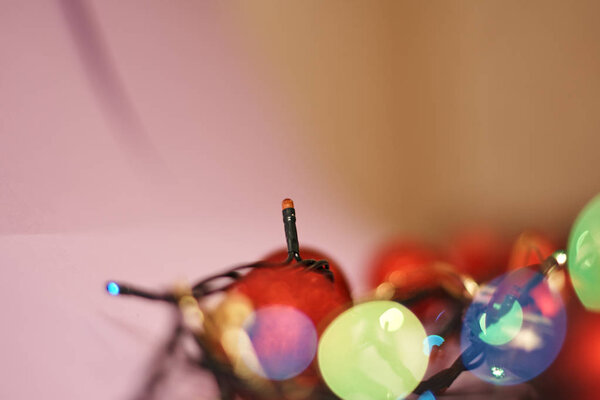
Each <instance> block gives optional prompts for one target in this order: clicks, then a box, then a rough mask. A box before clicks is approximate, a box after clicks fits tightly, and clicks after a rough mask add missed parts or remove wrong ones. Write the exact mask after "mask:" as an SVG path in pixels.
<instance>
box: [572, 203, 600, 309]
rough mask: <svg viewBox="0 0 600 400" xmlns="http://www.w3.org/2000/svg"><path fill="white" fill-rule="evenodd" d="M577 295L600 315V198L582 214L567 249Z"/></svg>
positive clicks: (586, 207) (575, 224)
mask: <svg viewBox="0 0 600 400" xmlns="http://www.w3.org/2000/svg"><path fill="white" fill-rule="evenodd" d="M567 250H568V252H567V255H568V257H567V262H568V265H569V274H570V276H571V281H572V282H573V287H574V288H575V293H577V297H579V300H581V303H583V306H584V307H585V308H587V309H589V310H593V311H600V196H596V197H595V198H593V199H592V201H590V202H589V203H588V204H587V205H586V206H585V208H584V209H583V210H582V211H581V213H579V215H578V216H577V219H576V220H575V223H574V224H573V228H572V229H571V233H570V235H569V245H568V248H567Z"/></svg>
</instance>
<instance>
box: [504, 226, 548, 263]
mask: <svg viewBox="0 0 600 400" xmlns="http://www.w3.org/2000/svg"><path fill="white" fill-rule="evenodd" d="M556 250H558V247H557V246H556V245H555V244H554V242H552V240H550V238H548V237H547V236H546V235H544V234H542V233H540V232H535V231H525V232H523V233H522V234H520V235H519V237H518V238H517V240H516V241H515V243H514V244H513V247H512V251H511V253H510V258H509V261H508V270H509V271H512V270H514V269H517V268H521V267H526V266H528V265H533V264H539V263H541V262H542V261H544V259H546V258H547V257H549V256H551V255H552V253H554V252H555V251H556Z"/></svg>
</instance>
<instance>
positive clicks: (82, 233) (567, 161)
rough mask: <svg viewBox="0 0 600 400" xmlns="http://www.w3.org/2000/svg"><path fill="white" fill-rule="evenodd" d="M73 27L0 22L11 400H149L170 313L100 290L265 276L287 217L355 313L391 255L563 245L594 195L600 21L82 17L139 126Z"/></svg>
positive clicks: (563, 13)
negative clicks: (91, 24)
mask: <svg viewBox="0 0 600 400" xmlns="http://www.w3.org/2000/svg"><path fill="white" fill-rule="evenodd" d="M69 4H70V2H69V1H62V2H60V1H41V2H30V1H11V0H4V1H2V2H0V5H1V6H2V7H1V9H0V49H1V53H0V54H1V55H0V271H1V276H0V286H1V289H2V290H1V291H0V300H1V301H2V304H4V306H3V312H2V317H3V318H2V320H3V324H2V328H1V330H0V332H1V333H0V338H1V339H2V340H0V343H1V344H0V354H1V355H2V363H1V367H0V373H1V376H2V385H0V398H3V399H31V398H37V397H43V398H52V399H55V398H56V399H57V398H64V399H75V398H86V399H107V398H108V399H116V398H123V397H124V396H127V395H128V394H131V393H133V392H134V391H135V389H136V388H137V386H136V385H137V383H138V379H139V377H140V376H141V375H143V373H144V372H145V367H146V365H147V363H148V361H149V360H150V357H151V355H152V351H153V350H154V349H155V348H156V346H157V345H158V344H159V343H160V342H161V340H162V339H163V338H164V336H165V335H166V333H167V329H166V326H167V325H168V324H169V323H170V319H169V314H168V312H167V310H166V309H165V308H164V307H161V306H157V305H156V304H149V303H146V302H143V301H137V300H131V299H113V298H109V297H108V296H107V295H106V293H105V291H104V283H105V281H106V280H107V279H120V280H123V281H129V282H135V283H138V284H139V285H142V286H146V287H149V288H162V287H168V286H169V285H171V284H173V283H174V282H176V281H177V280H180V279H188V280H195V279H197V278H200V277H203V276H206V275H208V274H209V273H211V272H214V271H219V270H222V269H223V268H225V267H226V266H230V265H233V264H237V263H240V262H244V261H253V260H256V259H258V258H260V257H261V256H263V255H264V254H266V253H267V252H269V251H271V250H273V249H274V248H277V247H281V246H283V245H284V243H285V242H284V238H283V229H282V224H281V213H280V201H281V200H282V199H283V198H284V197H288V196H289V197H292V198H293V199H294V200H295V202H296V206H297V207H296V208H297V214H298V218H299V222H298V227H299V234H300V240H301V243H303V244H307V245H313V246H317V247H319V248H321V249H324V250H326V251H327V252H328V253H330V254H331V255H333V256H334V257H335V258H336V259H337V260H339V261H340V263H341V264H342V265H343V266H344V267H345V269H346V271H347V274H348V276H349V278H350V281H351V283H352V284H353V288H354V290H355V293H356V294H360V293H364V290H365V285H364V283H363V281H364V280H363V278H364V275H365V270H364V265H365V263H366V262H367V261H368V259H369V257H370V255H371V254H372V253H371V252H372V251H373V249H374V247H375V246H376V245H377V244H379V243H380V242H381V240H382V239H383V238H385V237H387V236H389V235H390V234H395V233H408V234H416V235H423V236H425V237H427V238H432V239H437V238H443V237H444V235H445V234H446V233H447V232H448V231H449V230H450V229H452V228H453V227H456V226H463V225H465V224H469V223H471V222H473V221H476V222H483V223H487V224H491V225H492V226H494V227H496V228H497V229H498V230H500V231H502V232H507V233H514V232H516V231H518V230H520V229H523V228H525V227H530V226H535V227H540V228H542V229H544V230H546V231H548V232H549V233H550V234H553V235H555V236H556V237H563V236H564V234H565V232H567V231H568V227H569V224H570V222H571V221H572V219H573V217H574V216H575V215H576V212H577V210H578V209H579V208H580V207H581V206H582V205H583V204H584V203H585V202H586V201H587V199H589V198H590V197H591V196H593V195H594V194H595V193H596V192H598V182H600V168H598V167H597V164H598V149H599V148H600V139H599V137H600V136H599V134H598V128H599V127H600V114H598V112H597V110H598V104H599V101H600V97H599V95H598V93H599V90H598V89H600V75H599V74H598V71H599V70H600V49H599V48H598V38H599V33H600V27H599V25H598V24H597V16H598V15H599V13H598V11H600V10H598V8H599V6H598V5H597V3H595V2H578V3H577V4H576V5H572V4H568V5H567V2H559V1H556V2H553V1H551V2H548V1H545V2H537V1H536V2H528V3H527V4H522V3H521V2H516V1H514V2H510V1H509V2H502V5H503V6H502V7H499V4H500V3H480V2H476V1H473V2H461V3H460V5H456V4H453V3H450V2H445V1H439V2H427V4H422V5H414V4H412V3H410V2H392V1H391V2H373V3H371V2H354V1H352V2H348V1H329V2H316V1H315V2H296V3H291V2H284V3H281V2H256V3H255V2H244V1H240V2H217V1H214V2H213V1H207V2H191V1H177V2H162V1H144V2H139V1H138V2H133V1H132V2H122V1H91V2H89V1H87V2H84V4H86V5H88V6H89V7H90V10H92V12H93V13H92V14H91V15H92V17H93V21H95V22H96V23H97V27H98V28H99V29H100V30H101V32H102V34H103V40H104V42H103V43H104V45H105V50H106V51H107V54H108V55H109V56H110V60H112V62H113V64H112V65H113V67H114V71H113V73H114V75H113V76H115V77H117V78H118V79H119V80H120V82H122V84H123V88H124V89H125V92H124V93H125V94H126V96H127V98H128V99H129V100H130V101H131V104H132V105H133V107H132V109H131V110H130V111H132V113H133V114H134V115H135V116H136V117H135V118H133V119H127V118H125V119H122V118H121V117H119V115H120V114H119V112H124V111H123V107H121V106H120V105H119V104H113V107H112V108H111V107H110V106H108V107H107V105H106V98H105V97H102V95H101V93H103V92H102V91H103V90H106V87H105V85H104V83H103V82H101V81H94V78H93V76H91V75H90V73H89V71H88V70H87V69H86V64H85V62H84V59H83V58H82V57H81V56H80V54H79V53H78V47H77V41H76V40H74V37H73V31H72V29H70V28H69V24H68V21H69V20H68V18H67V17H66V13H65V7H66V6H67V5H69ZM71 22H73V21H72V20H71ZM99 93H100V95H99ZM115 110H117V113H115ZM120 118H121V119H120ZM124 121H125V122H124ZM132 121H133V122H132ZM128 135H132V137H133V138H134V139H126V138H125V137H127V136H128ZM201 398H202V397H201ZM205 398H212V396H211V395H209V394H206V397H205Z"/></svg>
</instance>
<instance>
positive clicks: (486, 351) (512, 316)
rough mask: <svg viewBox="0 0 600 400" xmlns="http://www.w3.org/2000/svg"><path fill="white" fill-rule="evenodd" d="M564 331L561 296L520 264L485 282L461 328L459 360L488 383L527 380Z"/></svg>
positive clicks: (548, 360)
mask: <svg viewBox="0 0 600 400" xmlns="http://www.w3.org/2000/svg"><path fill="white" fill-rule="evenodd" d="M565 330H566V312H565V308H564V304H563V301H562V299H561V297H560V295H559V294H558V293H556V292H554V291H552V290H551V289H550V287H549V285H548V283H547V280H545V279H544V276H543V275H541V274H540V273H539V272H536V271H535V269H533V268H521V269H519V270H516V271H513V272H511V273H508V274H506V275H503V276H501V277H499V278H497V279H495V280H493V281H492V282H490V283H489V284H488V285H485V286H483V287H482V288H481V290H480V291H479V293H478V294H477V295H476V296H475V298H474V299H473V303H472V304H471V306H470V307H469V309H468V310H467V313H466V314H465V318H464V324H463V328H462V333H461V348H462V350H463V352H464V354H465V356H463V362H464V363H465V366H466V367H467V369H469V370H470V371H471V372H472V373H473V374H475V375H476V376H477V377H479V378H481V379H483V380H485V381H487V382H491V383H494V384H497V385H513V384H517V383H521V382H525V381H528V380H530V379H532V378H534V377H536V376H537V375H539V374H540V373H541V372H543V371H544V370H545V369H546V368H547V367H548V366H550V364H551V363H552V362H553V361H554V359H555V358H556V356H557V355H558V352H559V351H560V349H561V347H562V343H563V341H564V337H565Z"/></svg>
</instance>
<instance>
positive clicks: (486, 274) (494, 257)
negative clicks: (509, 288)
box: [447, 228, 509, 282]
mask: <svg viewBox="0 0 600 400" xmlns="http://www.w3.org/2000/svg"><path fill="white" fill-rule="evenodd" d="M447 253H448V254H447V256H448V260H449V261H450V263H451V264H453V265H454V266H455V267H456V269H457V270H458V271H459V272H462V273H464V274H466V275H469V276H471V277H472V278H473V279H475V281H477V282H487V281H489V280H491V279H493V278H495V277H497V276H499V275H500V274H502V273H503V272H504V271H506V266H507V264H508V257H509V247H508V244H507V243H506V241H505V240H504V239H503V238H502V237H501V236H500V235H498V234H497V233H495V232H493V231H492V230H489V229H486V228H477V229H468V230H463V231H461V232H459V233H457V234H455V235H454V237H453V238H452V239H451V240H450V244H449V246H448V252H447Z"/></svg>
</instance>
